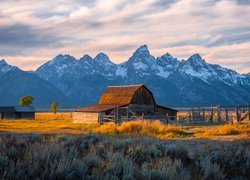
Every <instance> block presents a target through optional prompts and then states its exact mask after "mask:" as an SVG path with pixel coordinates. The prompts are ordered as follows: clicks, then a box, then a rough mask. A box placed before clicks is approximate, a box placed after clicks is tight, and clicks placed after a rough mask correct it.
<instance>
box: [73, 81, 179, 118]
mask: <svg viewBox="0 0 250 180" xmlns="http://www.w3.org/2000/svg"><path fill="white" fill-rule="evenodd" d="M176 114H177V111H176V110H174V109H170V108H167V107H163V106H159V105H157V104H156V102H155V99H154V96H153V94H152V92H151V91H150V90H149V89H148V88H147V87H146V86H145V85H143V84H139V85H129V86H109V87H108V88H107V90H106V91H105V92H104V93H103V94H102V96H101V98H100V100H99V103H98V104H96V105H91V106H86V107H82V108H79V109H77V110H75V112H74V113H73V121H74V122H84V123H103V122H109V121H112V122H122V121H127V120H132V119H137V118H138V117H140V116H144V117H149V116H151V117H154V119H155V118H156V115H165V116H166V115H169V116H175V117H176Z"/></svg>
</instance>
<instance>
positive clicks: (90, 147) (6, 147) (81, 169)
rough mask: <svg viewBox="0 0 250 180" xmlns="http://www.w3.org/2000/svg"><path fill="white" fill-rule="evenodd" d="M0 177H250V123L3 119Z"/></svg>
mask: <svg viewBox="0 0 250 180" xmlns="http://www.w3.org/2000/svg"><path fill="white" fill-rule="evenodd" d="M0 132H1V133H0V179H100V177H102V178H103V179H249V177H250V171H249V162H250V139H249V137H250V122H249V121H245V122H241V123H238V124H224V125H223V124H220V125H218V124H217V125H216V124H204V125H199V126H197V125H196V126H194V125H187V126H177V125H165V124H162V123H161V122H160V121H152V122H149V121H131V122H125V123H122V124H121V125H115V124H104V125H98V124H81V123H73V122H72V120H71V115H70V113H58V114H56V115H54V114H52V113H38V114H36V120H1V121H0Z"/></svg>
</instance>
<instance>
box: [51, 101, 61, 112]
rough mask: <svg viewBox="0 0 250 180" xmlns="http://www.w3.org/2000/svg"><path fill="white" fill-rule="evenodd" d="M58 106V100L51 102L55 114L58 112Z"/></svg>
mask: <svg viewBox="0 0 250 180" xmlns="http://www.w3.org/2000/svg"><path fill="white" fill-rule="evenodd" d="M58 106H59V103H58V102H53V103H51V106H50V109H51V112H53V113H54V114H56V112H57V107H58Z"/></svg>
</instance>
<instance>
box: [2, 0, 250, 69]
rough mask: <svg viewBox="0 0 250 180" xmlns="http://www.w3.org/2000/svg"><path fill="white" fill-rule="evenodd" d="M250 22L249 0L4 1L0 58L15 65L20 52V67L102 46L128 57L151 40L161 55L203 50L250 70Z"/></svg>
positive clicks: (93, 51)
mask: <svg viewBox="0 0 250 180" xmlns="http://www.w3.org/2000/svg"><path fill="white" fill-rule="evenodd" d="M249 19H250V3H249V1H247V0H232V1H227V0H221V1H218V0H201V1H197V0H142V1H141V0H120V1H115V0H93V1H91V0H72V1H66V0H61V1H49V0H44V1H28V0H19V1H16V0H4V1H1V6H0V48H1V50H4V52H2V51H1V52H0V55H1V56H4V57H3V58H5V59H7V58H6V57H8V58H10V60H11V61H12V62H15V58H16V57H17V56H18V59H19V61H18V62H17V63H16V64H20V65H25V63H24V62H25V61H27V60H26V59H30V58H29V57H33V59H37V58H34V57H36V56H39V60H37V61H39V63H40V62H41V58H44V60H47V59H48V58H49V57H50V58H51V56H54V55H56V54H57V53H68V54H72V55H74V56H76V57H81V56H82V55H83V54H84V53H87V54H92V55H93V56H94V55H95V54H97V53H98V52H100V51H103V52H105V53H107V54H108V55H110V58H111V59H112V60H114V61H115V62H122V61H124V60H126V59H128V58H129V56H131V54H132V53H133V51H134V50H135V48H137V47H138V46H140V45H142V44H148V45H149V47H150V49H151V50H152V52H153V53H155V54H154V55H157V56H158V55H161V54H164V53H166V51H169V53H171V54H173V55H174V56H177V57H180V58H185V59H186V58H188V56H189V55H191V54H193V53H201V54H202V55H203V56H204V57H205V58H206V59H207V61H208V62H212V63H214V62H218V63H220V64H221V65H225V66H229V64H227V63H226V62H228V61H230V62H232V64H235V66H234V68H235V69H236V70H239V71H240V72H246V71H250V68H249V69H248V70H247V68H245V67H244V68H243V66H244V65H245V64H244V63H243V64H239V65H238V64H237V63H238V62H239V61H240V62H249V61H250V60H249V59H250V52H249V50H248V49H249V48H247V47H246V45H249V42H250V31H249V29H250V23H249ZM20 47H21V48H20ZM24 52H28V53H24ZM18 53H19V54H18ZM235 56H237V57H235ZM22 57H23V60H21V59H22ZM232 57H233V58H232ZM22 61H23V63H22V64H21V62H22ZM34 61H35V60H34ZM29 62H30V61H29ZM39 63H36V62H34V68H35V67H36V66H37V64H39ZM232 64H230V67H232ZM25 67H26V66H25ZM29 67H31V66H29ZM240 67H242V68H240Z"/></svg>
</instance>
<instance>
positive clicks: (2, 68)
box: [0, 59, 19, 75]
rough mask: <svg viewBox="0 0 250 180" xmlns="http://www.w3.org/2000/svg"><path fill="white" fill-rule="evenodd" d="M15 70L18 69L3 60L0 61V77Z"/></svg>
mask: <svg viewBox="0 0 250 180" xmlns="http://www.w3.org/2000/svg"><path fill="white" fill-rule="evenodd" d="M16 69H19V68H18V67H16V66H12V65H10V64H8V63H7V62H6V61H5V60H4V59H2V60H1V61H0V75H3V74H5V73H7V72H9V71H11V70H16Z"/></svg>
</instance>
